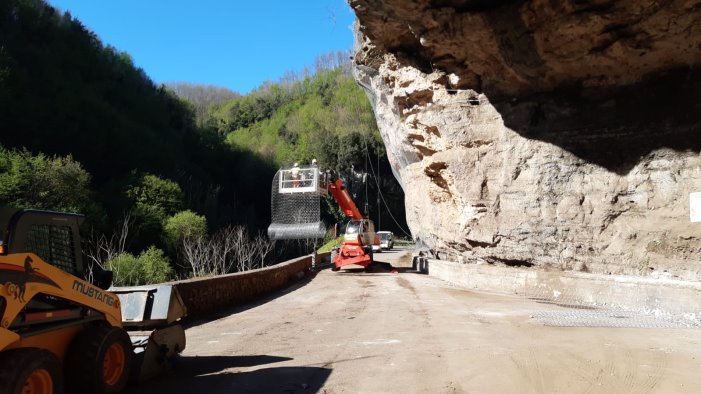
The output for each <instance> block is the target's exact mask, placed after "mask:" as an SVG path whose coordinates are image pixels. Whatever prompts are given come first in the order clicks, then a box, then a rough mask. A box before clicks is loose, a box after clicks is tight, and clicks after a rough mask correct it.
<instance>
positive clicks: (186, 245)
mask: <svg viewBox="0 0 701 394" xmlns="http://www.w3.org/2000/svg"><path fill="white" fill-rule="evenodd" d="M273 246H274V242H273V241H271V240H269V239H268V238H267V237H266V236H264V235H263V234H258V235H257V236H256V238H255V239H251V238H250V237H249V235H248V232H247V231H246V229H245V228H244V227H243V226H229V227H225V228H223V229H221V230H219V231H217V232H216V233H215V234H214V235H213V236H212V237H211V238H207V237H204V236H198V237H189V238H185V239H184V240H183V256H184V259H185V261H186V263H187V265H188V268H189V269H190V270H191V272H192V276H194V277H207V276H215V275H224V274H227V273H230V272H234V271H238V272H243V271H248V270H251V269H254V268H262V267H264V266H265V259H266V258H267V256H268V255H269V254H270V252H271V251H272V250H273Z"/></svg>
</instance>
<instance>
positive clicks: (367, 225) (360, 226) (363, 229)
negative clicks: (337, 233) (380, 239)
mask: <svg viewBox="0 0 701 394" xmlns="http://www.w3.org/2000/svg"><path fill="white" fill-rule="evenodd" d="M358 236H360V239H361V243H362V244H363V245H372V244H373V243H374V241H375V224H374V223H373V221H372V220H370V219H360V220H351V221H349V222H348V224H347V225H346V234H345V236H344V240H345V241H347V242H354V241H356V240H357V239H358Z"/></svg>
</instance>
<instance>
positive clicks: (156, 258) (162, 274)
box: [138, 246, 173, 284]
mask: <svg viewBox="0 0 701 394" xmlns="http://www.w3.org/2000/svg"><path fill="white" fill-rule="evenodd" d="M138 260H139V264H140V265H141V268H142V270H143V273H144V279H145V283H146V284H151V283H163V282H166V281H168V280H169V279H170V278H171V276H172V274H173V269H172V268H171V267H170V260H169V259H168V257H166V255H165V253H163V251H162V250H160V249H158V248H156V247H155V246H151V247H150V248H148V249H146V250H145V251H143V252H141V254H140V255H139V259H138Z"/></svg>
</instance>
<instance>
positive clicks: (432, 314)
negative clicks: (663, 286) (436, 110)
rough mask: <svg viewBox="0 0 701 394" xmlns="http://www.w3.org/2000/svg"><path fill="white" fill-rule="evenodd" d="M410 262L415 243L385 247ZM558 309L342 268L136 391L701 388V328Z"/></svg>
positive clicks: (229, 322) (388, 257)
mask: <svg viewBox="0 0 701 394" xmlns="http://www.w3.org/2000/svg"><path fill="white" fill-rule="evenodd" d="M376 258H377V260H384V261H389V262H392V264H393V265H395V266H404V267H407V266H410V265H411V263H410V260H409V255H408V252H405V251H396V252H392V253H383V254H381V255H377V256H376ZM559 309H562V307H560V306H556V305H550V304H542V303H538V302H535V301H532V300H527V299H522V298H517V297H507V296H500V295H490V294H482V293H475V292H470V291H465V290H461V289H457V288H454V287H452V286H450V285H448V284H446V283H445V282H442V281H440V280H438V279H435V278H431V277H429V276H426V275H420V274H416V273H414V272H412V271H411V270H410V269H400V272H399V273H398V274H393V273H384V272H377V273H365V272H362V271H361V272H357V271H351V272H343V271H342V272H338V273H336V272H331V271H330V270H325V271H322V272H320V273H319V274H318V275H317V276H316V277H315V278H313V279H311V280H309V281H303V282H301V283H299V284H298V285H296V286H294V287H293V288H291V289H289V290H288V291H285V292H284V293H282V294H279V295H278V296H277V297H276V298H271V299H269V300H266V301H264V302H260V303H257V304H254V305H249V306H248V307H247V308H241V309H238V310H235V311H231V312H230V313H229V314H227V315H226V316H222V317H221V318H219V319H216V320H212V321H208V322H200V324H198V325H194V326H192V327H190V328H189V329H188V330H187V338H188V347H187V349H186V351H185V353H184V355H183V357H181V358H180V360H179V362H178V364H177V365H176V367H175V369H174V371H173V373H171V374H169V375H167V376H164V377H163V378H161V379H159V380H156V381H152V382H150V383H148V384H146V385H142V386H141V387H140V388H139V389H138V390H136V389H134V390H133V391H130V392H137V393H164V394H166V393H167V394H171V393H316V392H321V393H467V392H474V393H678V392H679V393H700V392H701V330H698V329H625V328H562V327H549V326H544V325H542V324H541V323H539V322H538V321H536V319H534V318H532V317H531V316H533V315H532V314H533V313H536V312H542V311H551V310H552V311H556V310H559Z"/></svg>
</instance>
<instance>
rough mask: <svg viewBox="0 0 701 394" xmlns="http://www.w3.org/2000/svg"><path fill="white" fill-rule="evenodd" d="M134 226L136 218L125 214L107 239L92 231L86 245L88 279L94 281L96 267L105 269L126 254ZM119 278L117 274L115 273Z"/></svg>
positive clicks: (103, 235)
mask: <svg viewBox="0 0 701 394" xmlns="http://www.w3.org/2000/svg"><path fill="white" fill-rule="evenodd" d="M133 224H134V218H132V217H131V215H129V213H125V214H124V215H123V216H122V218H121V219H120V220H119V221H118V222H117V226H116V228H115V231H114V232H113V233H112V235H110V236H109V237H107V236H106V235H105V234H99V235H98V234H96V233H95V230H94V229H92V230H91V231H90V237H89V238H88V241H87V243H86V248H85V256H86V257H87V258H88V260H89V262H88V263H89V264H88V274H87V279H89V280H92V278H93V268H94V266H95V265H97V266H98V267H100V268H102V269H104V268H105V264H106V263H107V262H108V261H110V260H112V259H114V258H115V257H117V256H118V255H119V254H121V253H124V251H125V250H126V246H127V239H128V238H129V229H130V228H131V226H132V225H133ZM114 274H115V277H117V274H118V273H117V272H115V273H114Z"/></svg>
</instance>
